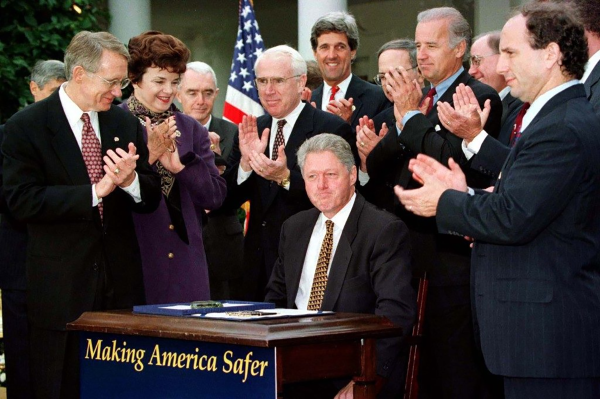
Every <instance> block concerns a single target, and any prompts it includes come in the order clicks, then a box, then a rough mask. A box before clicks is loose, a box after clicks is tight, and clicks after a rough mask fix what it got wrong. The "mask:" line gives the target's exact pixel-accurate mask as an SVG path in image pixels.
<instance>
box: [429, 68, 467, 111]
mask: <svg viewBox="0 0 600 399" xmlns="http://www.w3.org/2000/svg"><path fill="white" fill-rule="evenodd" d="M464 70H465V68H464V67H462V66H461V67H460V69H459V70H458V71H456V72H455V73H454V75H452V76H450V77H449V78H447V79H446V80H444V81H442V82H440V84H438V85H437V86H434V85H431V87H435V96H434V97H433V100H434V103H435V102H437V100H439V99H440V97H442V96H443V95H444V93H445V92H446V90H448V88H449V87H450V86H451V85H452V83H454V81H455V80H456V79H457V78H458V75H460V74H461V73H463V71H464Z"/></svg>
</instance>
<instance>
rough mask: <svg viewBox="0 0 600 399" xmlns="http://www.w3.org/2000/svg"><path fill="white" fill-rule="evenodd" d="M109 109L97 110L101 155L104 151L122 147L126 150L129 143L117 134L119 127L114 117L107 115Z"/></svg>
mask: <svg viewBox="0 0 600 399" xmlns="http://www.w3.org/2000/svg"><path fill="white" fill-rule="evenodd" d="M109 114H110V111H105V112H98V123H99V124H100V137H101V138H102V155H104V154H106V151H108V150H109V149H110V150H113V151H114V150H116V149H117V147H118V148H122V149H123V150H125V151H128V146H129V143H127V142H125V141H126V140H125V139H121V138H120V137H119V135H118V132H119V129H118V125H117V122H116V120H115V118H110V117H109Z"/></svg>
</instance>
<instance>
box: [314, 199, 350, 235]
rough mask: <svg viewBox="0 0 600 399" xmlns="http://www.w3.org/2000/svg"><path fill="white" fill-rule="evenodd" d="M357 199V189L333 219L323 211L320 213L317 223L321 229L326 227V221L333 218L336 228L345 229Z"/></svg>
mask: <svg viewBox="0 0 600 399" xmlns="http://www.w3.org/2000/svg"><path fill="white" fill-rule="evenodd" d="M355 201H356V191H355V192H354V194H352V197H351V198H350V201H348V203H347V204H346V205H344V207H343V208H342V209H340V211H339V212H338V213H336V214H335V215H334V216H333V217H332V218H331V219H328V218H327V217H326V216H325V215H323V213H322V212H321V214H320V215H319V220H317V225H318V226H319V228H320V229H324V228H325V222H326V221H327V220H331V221H332V222H333V228H334V230H337V229H343V228H344V226H345V225H346V222H347V221H348V217H350V212H351V211H352V207H353V206H354V202H355Z"/></svg>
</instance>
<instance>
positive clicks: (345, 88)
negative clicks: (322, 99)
mask: <svg viewBox="0 0 600 399" xmlns="http://www.w3.org/2000/svg"><path fill="white" fill-rule="evenodd" d="M351 80H352V74H350V75H348V77H347V78H346V79H344V80H342V81H341V82H340V83H339V84H338V85H337V86H338V87H339V88H340V91H339V92H340V93H342V94H343V95H344V96H345V95H346V93H347V92H348V86H350V81H351ZM323 89H324V90H323V93H325V94H327V97H328V98H329V95H330V94H331V86H329V85H328V84H327V83H326V82H325V81H323Z"/></svg>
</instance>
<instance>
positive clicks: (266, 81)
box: [254, 75, 302, 89]
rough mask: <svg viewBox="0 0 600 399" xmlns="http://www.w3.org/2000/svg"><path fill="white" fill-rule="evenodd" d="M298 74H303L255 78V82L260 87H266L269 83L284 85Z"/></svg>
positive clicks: (276, 85) (277, 85) (278, 85)
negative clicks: (287, 76) (286, 76)
mask: <svg viewBox="0 0 600 399" xmlns="http://www.w3.org/2000/svg"><path fill="white" fill-rule="evenodd" d="M298 76H302V75H294V76H290V77H289V78H279V77H275V78H256V79H254V83H255V84H256V87H258V88H259V89H264V88H265V87H267V85H268V84H269V83H271V84H272V85H273V86H275V87H282V86H283V85H284V84H285V82H287V81H288V80H289V79H292V78H297V77H298Z"/></svg>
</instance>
